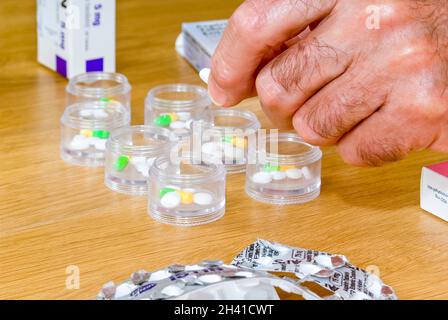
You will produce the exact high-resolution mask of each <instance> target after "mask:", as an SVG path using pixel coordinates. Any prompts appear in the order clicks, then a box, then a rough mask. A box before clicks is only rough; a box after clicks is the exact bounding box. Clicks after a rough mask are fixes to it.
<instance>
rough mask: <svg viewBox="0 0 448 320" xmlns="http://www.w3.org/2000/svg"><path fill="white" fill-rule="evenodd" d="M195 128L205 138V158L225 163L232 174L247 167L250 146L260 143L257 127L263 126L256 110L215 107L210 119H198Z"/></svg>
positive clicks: (203, 151) (203, 156)
mask: <svg viewBox="0 0 448 320" xmlns="http://www.w3.org/2000/svg"><path fill="white" fill-rule="evenodd" d="M192 128H193V135H194V136H197V135H200V136H201V137H202V139H201V152H202V159H203V161H205V162H208V163H222V164H224V165H225V166H226V169H227V172H228V173H238V172H244V171H245V170H246V162H247V158H248V150H249V145H251V146H254V145H255V144H256V137H257V130H258V129H260V122H259V121H258V119H257V116H256V115H255V114H254V113H252V112H250V111H246V110H236V109H218V110H213V111H212V120H211V121H210V122H204V121H200V122H194V123H193V124H192ZM193 146H194V143H193ZM254 147H255V146H254Z"/></svg>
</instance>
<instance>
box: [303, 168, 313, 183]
mask: <svg viewBox="0 0 448 320" xmlns="http://www.w3.org/2000/svg"><path fill="white" fill-rule="evenodd" d="M302 172H303V176H304V177H305V179H306V180H311V179H313V173H312V172H311V170H310V169H309V168H308V167H303V168H302Z"/></svg>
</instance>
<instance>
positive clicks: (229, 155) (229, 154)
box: [224, 143, 244, 160]
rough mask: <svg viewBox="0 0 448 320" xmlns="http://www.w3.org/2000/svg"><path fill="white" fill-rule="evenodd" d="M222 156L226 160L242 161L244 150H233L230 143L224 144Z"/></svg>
mask: <svg viewBox="0 0 448 320" xmlns="http://www.w3.org/2000/svg"><path fill="white" fill-rule="evenodd" d="M224 156H225V157H226V159H235V160H242V159H244V150H243V149H241V148H235V147H234V146H233V144H231V143H224Z"/></svg>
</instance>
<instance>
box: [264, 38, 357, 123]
mask: <svg viewBox="0 0 448 320" xmlns="http://www.w3.org/2000/svg"><path fill="white" fill-rule="evenodd" d="M328 41H332V40H330V39H328V40H327V39H326V37H325V36H324V35H322V36H320V37H317V36H314V35H310V36H309V37H308V38H306V39H304V40H301V41H299V42H298V43H297V44H295V45H293V46H292V47H291V48H289V49H288V50H286V51H285V52H283V53H282V54H281V55H280V56H278V57H277V58H275V59H274V60H272V61H271V62H270V63H269V64H268V65H266V66H265V67H264V68H263V69H262V70H261V71H260V73H259V74H258V77H257V79H256V88H257V92H258V96H259V97H260V102H261V105H262V107H263V109H264V111H265V113H266V114H267V115H268V117H269V118H270V119H271V120H272V122H274V124H276V125H277V126H278V127H279V128H291V127H292V125H293V123H292V121H291V119H292V117H293V115H294V114H295V113H296V111H297V109H299V108H300V107H301V106H302V105H303V104H304V103H305V102H306V101H307V100H308V99H310V98H311V97H312V96H313V95H314V94H315V93H316V92H318V91H319V90H320V89H321V88H323V87H324V86H325V85H327V84H328V83H330V82H331V81H333V80H334V79H336V78H337V77H339V76H340V75H341V74H343V73H344V72H345V71H346V70H347V68H348V67H349V65H350V63H351V61H352V58H351V55H350V54H347V53H345V52H343V51H342V50H340V49H337V48H336V47H335V46H333V45H329V44H328V43H327V42H328Z"/></svg>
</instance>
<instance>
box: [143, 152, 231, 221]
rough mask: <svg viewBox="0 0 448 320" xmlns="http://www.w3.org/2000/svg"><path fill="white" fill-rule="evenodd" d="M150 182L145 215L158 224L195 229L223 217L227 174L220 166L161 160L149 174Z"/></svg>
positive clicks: (182, 159)
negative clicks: (194, 227) (148, 215)
mask: <svg viewBox="0 0 448 320" xmlns="http://www.w3.org/2000/svg"><path fill="white" fill-rule="evenodd" d="M149 180H150V183H151V188H150V192H149V202H148V211H149V214H150V215H151V216H152V217H153V218H154V219H155V220H157V221H160V222H162V223H167V224H173V225H178V226H194V225H200V224H205V223H209V222H212V221H215V220H217V219H219V218H221V217H222V216H223V215H224V211H225V203H226V198H225V186H226V170H225V167H224V166H223V165H222V164H220V165H216V164H204V163H198V164H196V162H194V161H191V158H189V157H182V158H181V159H180V160H179V161H171V160H170V159H169V158H168V157H160V158H158V159H157V160H156V161H155V163H154V165H153V166H152V168H151V170H150V179H149Z"/></svg>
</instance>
